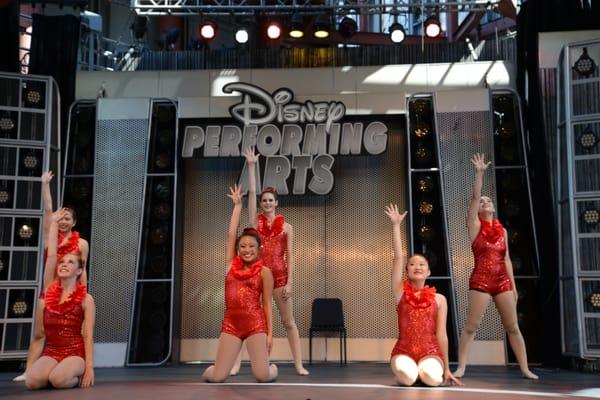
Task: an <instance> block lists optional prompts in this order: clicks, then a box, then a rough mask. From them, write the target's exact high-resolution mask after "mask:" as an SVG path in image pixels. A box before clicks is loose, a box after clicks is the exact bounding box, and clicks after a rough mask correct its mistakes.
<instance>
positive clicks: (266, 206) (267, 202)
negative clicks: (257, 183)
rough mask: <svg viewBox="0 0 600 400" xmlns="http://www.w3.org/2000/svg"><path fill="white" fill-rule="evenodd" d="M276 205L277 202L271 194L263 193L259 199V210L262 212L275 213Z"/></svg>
mask: <svg viewBox="0 0 600 400" xmlns="http://www.w3.org/2000/svg"><path fill="white" fill-rule="evenodd" d="M278 204H279V202H278V201H277V200H276V199H275V196H274V195H273V193H263V195H262V196H261V197H260V208H262V210H263V211H264V212H273V211H275V208H277V205H278Z"/></svg>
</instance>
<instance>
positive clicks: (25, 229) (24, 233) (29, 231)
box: [19, 225, 33, 240]
mask: <svg viewBox="0 0 600 400" xmlns="http://www.w3.org/2000/svg"><path fill="white" fill-rule="evenodd" d="M32 236H33V228H32V227H31V226H29V225H22V226H21V227H20V228H19V237H20V238H21V239H23V240H28V239H31V237H32Z"/></svg>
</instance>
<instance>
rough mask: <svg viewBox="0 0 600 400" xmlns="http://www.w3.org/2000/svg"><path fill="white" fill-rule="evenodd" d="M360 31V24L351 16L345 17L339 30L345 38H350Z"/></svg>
mask: <svg viewBox="0 0 600 400" xmlns="http://www.w3.org/2000/svg"><path fill="white" fill-rule="evenodd" d="M357 31H358V25H356V21H355V20H353V19H352V18H350V17H344V18H342V20H341V21H340V23H339V25H338V32H339V33H340V36H341V37H343V38H344V39H350V38H351V37H352V36H354V35H355V34H356V32H357Z"/></svg>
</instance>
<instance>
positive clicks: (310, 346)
mask: <svg viewBox="0 0 600 400" xmlns="http://www.w3.org/2000/svg"><path fill="white" fill-rule="evenodd" d="M312 338H313V333H312V329H311V330H310V331H309V332H308V363H309V364H311V365H312Z"/></svg>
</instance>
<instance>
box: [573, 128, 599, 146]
mask: <svg viewBox="0 0 600 400" xmlns="http://www.w3.org/2000/svg"><path fill="white" fill-rule="evenodd" d="M577 141H578V142H579V144H580V145H581V147H583V148H584V149H585V150H587V151H589V150H591V149H593V148H594V147H596V145H597V144H598V136H596V133H595V132H594V131H593V130H592V129H591V128H589V127H588V128H587V129H586V130H584V131H583V133H581V135H579V137H578V138H577Z"/></svg>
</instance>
